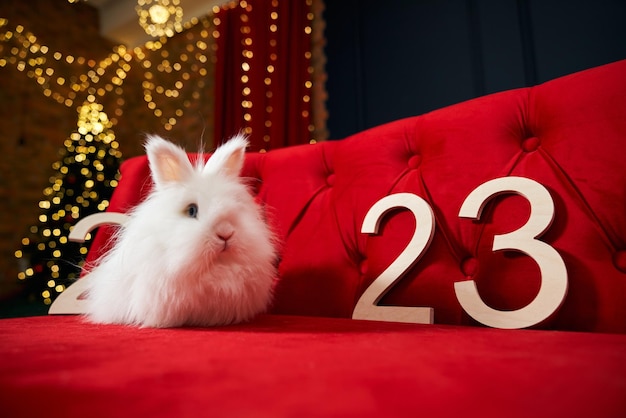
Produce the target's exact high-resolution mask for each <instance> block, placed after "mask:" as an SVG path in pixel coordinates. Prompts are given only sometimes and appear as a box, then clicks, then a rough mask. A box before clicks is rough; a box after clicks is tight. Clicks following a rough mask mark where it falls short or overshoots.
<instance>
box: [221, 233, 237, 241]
mask: <svg viewBox="0 0 626 418" xmlns="http://www.w3.org/2000/svg"><path fill="white" fill-rule="evenodd" d="M234 234H235V231H233V230H230V231H225V232H218V233H217V237H218V238H219V239H221V240H222V241H228V240H229V239H230V238H231V237H232V236H233V235H234Z"/></svg>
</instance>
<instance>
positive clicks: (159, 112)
mask: <svg viewBox="0 0 626 418" xmlns="http://www.w3.org/2000/svg"><path fill="white" fill-rule="evenodd" d="M198 24H201V25H202V27H203V28H204V30H201V31H200V36H199V38H200V39H195V38H194V41H195V42H193V43H189V44H188V45H187V51H186V53H184V54H181V55H180V56H179V57H178V59H176V60H172V59H170V58H168V57H163V56H162V54H163V53H164V52H166V50H165V49H164V46H165V45H166V44H167V42H168V38H165V37H164V38H161V39H159V40H155V41H148V42H147V43H146V44H145V45H144V46H143V47H136V48H134V49H133V50H128V49H127V48H126V47H125V46H124V45H118V46H115V47H114V48H113V50H112V52H111V53H110V54H109V55H108V56H107V57H106V58H104V59H103V60H101V61H96V60H93V59H87V58H85V57H82V56H73V55H71V54H64V53H62V52H59V51H53V50H51V49H50V48H49V47H48V46H46V45H42V44H40V43H39V42H38V39H37V37H36V36H35V35H34V34H33V33H31V32H29V31H27V30H26V29H25V28H24V27H23V26H22V25H17V26H16V27H15V28H14V29H13V30H11V29H6V28H5V27H6V26H8V20H7V19H4V18H0V67H5V66H7V65H12V66H15V68H16V69H17V70H18V71H20V72H24V73H26V75H27V76H28V77H29V78H31V79H33V80H34V81H35V82H36V84H37V85H38V86H39V87H40V88H41V90H42V93H43V94H44V96H46V97H50V98H51V99H53V100H55V101H56V102H57V103H59V104H63V105H65V106H67V107H73V106H74V104H75V103H76V101H77V100H78V99H79V97H80V96H85V95H87V100H89V101H91V102H95V101H96V99H97V98H103V97H105V96H107V95H108V94H115V95H117V96H118V100H117V105H118V106H119V107H117V108H115V109H113V113H114V114H115V116H116V118H119V117H121V116H122V115H123V110H122V105H123V103H124V99H123V98H122V95H123V93H124V90H123V86H124V82H125V80H126V78H127V76H128V73H129V72H131V71H132V70H133V68H142V69H144V71H143V82H142V86H143V88H144V96H143V98H144V101H145V102H146V106H147V108H148V109H149V110H151V111H152V113H153V114H154V115H155V116H156V117H157V118H158V119H159V121H160V122H161V123H162V125H163V127H164V128H165V129H166V130H171V129H172V128H173V126H174V125H176V123H177V122H178V120H179V119H180V118H181V117H183V116H184V109H186V108H189V107H190V106H191V101H189V100H186V101H183V104H182V106H180V107H178V108H177V109H175V110H174V112H173V114H171V115H165V112H164V111H163V109H162V108H161V107H160V106H159V105H158V104H157V101H158V100H161V101H162V102H163V103H170V102H171V99H177V98H180V97H182V91H183V90H193V91H194V93H195V94H194V93H191V94H192V98H193V99H198V98H199V93H197V92H198V91H199V90H201V89H202V88H203V87H204V86H205V83H206V82H205V81H204V80H203V79H202V78H205V77H207V76H208V72H207V70H206V68H205V64H206V63H207V61H208V60H209V59H208V57H207V55H208V54H209V53H210V52H211V50H210V49H211V48H210V47H209V43H210V39H211V32H213V31H210V30H209V29H211V27H212V26H213V25H212V23H211V20H210V19H209V17H208V16H207V17H205V18H203V19H196V18H194V19H192V20H190V21H189V22H187V23H185V24H184V25H183V29H191V28H192V27H194V26H196V25H198ZM189 34H190V36H192V37H194V36H195V35H194V34H193V33H191V32H189ZM4 45H6V47H5V46H4ZM67 73H69V74H73V76H72V77H71V78H70V79H66V78H65V77H63V76H62V75H61V74H67ZM190 74H196V75H197V76H196V77H191V76H190ZM159 75H167V77H160V76H159ZM174 75H177V76H178V77H176V78H174V79H173V76H174ZM198 76H199V77H198ZM165 78H166V79H167V81H168V85H167V86H166V85H164V84H160V83H159V82H158V80H159V79H165ZM190 82H194V83H195V85H194V86H192V87H191V88H189V87H188V86H187V84H188V83H190ZM169 83H171V84H169Z"/></svg>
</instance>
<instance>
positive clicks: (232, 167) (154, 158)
mask: <svg viewBox="0 0 626 418" xmlns="http://www.w3.org/2000/svg"><path fill="white" fill-rule="evenodd" d="M247 145H248V143H247V141H246V139H245V138H244V137H243V136H235V137H233V138H232V139H231V140H229V141H228V142H227V143H225V144H224V145H222V146H221V147H219V148H218V149H217V150H216V151H215V153H214V154H213V155H212V156H211V157H210V158H209V160H208V161H207V163H206V164H204V162H203V161H202V159H201V158H199V161H198V162H196V163H195V165H192V164H191V162H190V161H189V158H188V156H187V154H186V152H185V151H184V150H183V149H182V148H179V147H178V146H176V145H174V144H172V143H170V142H168V141H166V140H164V139H162V138H160V137H158V136H150V137H148V141H147V143H146V152H147V154H148V160H149V163H150V170H151V173H152V179H153V181H154V189H153V190H152V191H151V193H150V195H149V196H148V197H147V198H146V200H145V201H143V202H142V203H140V204H139V205H138V206H137V207H136V208H134V209H133V210H132V211H131V212H130V213H129V215H130V217H129V219H128V221H127V222H126V223H125V224H124V226H122V227H120V230H119V231H118V233H117V235H116V237H115V244H114V246H113V248H112V249H111V250H110V251H109V252H108V253H107V254H106V255H105V256H103V257H102V258H101V260H99V261H98V262H97V263H96V265H95V266H94V268H93V269H92V270H91V271H90V272H89V273H88V274H89V285H88V286H87V292H88V293H87V300H86V305H87V319H88V320H89V321H91V322H96V323H116V324H130V325H137V326H142V327H176V326H182V325H192V326H211V325H224V324H230V323H236V322H241V321H245V320H248V319H251V318H252V317H253V316H254V315H256V314H258V313H260V312H263V311H265V310H266V309H267V307H268V305H269V303H270V302H271V298H272V290H273V285H274V280H275V277H276V268H275V266H274V262H275V260H276V250H275V241H274V238H273V235H272V233H271V232H270V229H269V228H268V226H267V224H266V223H265V222H264V220H263V216H262V213H261V211H260V208H259V205H258V204H257V203H256V202H255V201H254V198H253V197H252V195H251V194H250V192H249V191H248V188H247V187H246V185H245V184H244V183H243V182H242V180H241V178H240V177H239V174H240V171H241V168H242V166H243V162H244V153H245V149H246V146H247Z"/></svg>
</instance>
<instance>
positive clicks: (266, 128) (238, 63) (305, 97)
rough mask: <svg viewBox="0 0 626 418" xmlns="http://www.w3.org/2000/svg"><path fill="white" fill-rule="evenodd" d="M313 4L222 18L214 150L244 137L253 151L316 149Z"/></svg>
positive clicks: (265, 3) (253, 4)
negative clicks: (312, 143)
mask: <svg viewBox="0 0 626 418" xmlns="http://www.w3.org/2000/svg"><path fill="white" fill-rule="evenodd" d="M311 3H312V0H248V1H239V2H235V3H231V4H230V5H228V6H225V7H222V8H221V9H220V10H219V11H216V13H215V14H214V17H213V23H214V33H213V37H214V38H215V45H216V46H215V47H216V62H215V65H216V68H215V120H214V129H215V131H214V134H215V136H214V138H215V141H216V143H219V142H221V141H223V140H224V139H227V138H228V137H230V136H232V135H233V134H236V133H238V132H240V131H243V132H245V133H246V134H248V136H249V139H250V143H251V147H250V149H251V150H252V151H261V152H263V151H267V150H270V149H274V148H280V147H284V146H288V145H295V144H303V143H309V142H310V141H311V139H312V132H313V129H314V128H313V125H312V119H311V87H312V73H313V68H312V67H311V32H312V21H313V17H314V14H313V12H312V4H311Z"/></svg>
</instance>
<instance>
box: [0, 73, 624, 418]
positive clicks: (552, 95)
mask: <svg viewBox="0 0 626 418" xmlns="http://www.w3.org/2000/svg"><path fill="white" fill-rule="evenodd" d="M625 159H626V61H620V62H616V63H612V64H609V65H605V66H602V67H597V68H594V69H591V70H587V71H583V72H580V73H576V74H572V75H569V76H566V77H562V78H559V79H556V80H552V81H550V82H547V83H544V84H542V85H539V86H536V87H533V88H526V89H517V90H512V91H506V92H502V93H498V94H493V95H489V96H486V97H483V98H479V99H475V100H471V101H468V102H465V103H460V104H457V105H454V106H450V107H447V108H444V109H440V110H437V111H434V112H431V113H428V114H425V115H422V116H417V117H412V118H408V119H404V120H400V121H397V122H393V123H390V124H386V125H384V126H380V127H377V128H374V129H370V130H368V131H365V132H362V133H359V134H356V135H354V136H352V137H350V138H346V139H344V140H341V141H332V142H324V143H319V144H316V145H307V146H298V147H292V148H287V149H280V150H276V151H271V152H268V153H265V154H249V155H248V156H247V160H246V167H245V168H244V175H245V176H248V177H251V178H253V179H256V181H254V182H253V183H252V184H253V187H254V188H255V190H254V191H255V193H257V196H258V199H259V201H261V202H262V203H263V204H264V205H265V207H266V212H267V215H268V219H269V220H270V222H271V223H272V225H273V227H274V229H275V230H276V232H277V234H278V236H279V237H280V239H281V241H282V247H281V260H280V263H279V273H280V278H279V281H278V283H277V287H276V292H275V300H274V303H273V306H272V307H271V309H270V312H269V313H268V314H264V315H261V316H259V317H258V318H256V319H255V320H253V321H251V322H249V323H245V324H239V325H233V326H226V327H217V328H180V329H138V328H132V327H124V326H110V325H107V326H104V325H93V324H87V323H85V322H83V321H82V320H81V317H79V316H48V317H31V318H16V319H5V320H2V321H0V410H2V416H6V417H21V416H24V417H30V416H38V415H39V416H43V415H46V416H59V417H74V416H76V417H77V416H91V417H98V416H103V417H104V416H106V417H109V416H152V417H166V416H167V417H171V416H175V417H185V416H228V417H231V416H232V417H316V416H319V417H331V416H337V417H375V416H376V417H381V416H384V417H414V416H421V415H423V416H471V417H473V416H476V417H478V416H481V417H591V416H593V417H620V418H622V417H624V416H626V163H625ZM147 177H148V166H147V161H146V159H145V158H143V157H140V158H135V159H131V160H128V161H127V162H125V163H124V165H123V167H122V180H121V181H120V184H119V186H118V188H117V189H116V192H115V194H114V197H113V199H112V202H111V206H110V208H109V210H110V211H116V212H124V211H126V210H128V209H129V208H131V207H132V206H133V205H135V204H137V202H139V201H140V199H141V198H142V197H143V196H145V194H146V192H147V190H148V187H146V184H149V183H147ZM500 178H505V179H507V180H508V179H511V178H522V179H524V181H525V182H526V183H529V182H530V183H532V184H535V185H537V184H538V185H540V186H542V187H543V189H545V190H546V191H547V192H548V197H547V200H548V201H549V202H552V205H553V207H552V209H550V207H548V209H545V207H544V206H545V205H543V204H541V205H540V204H536V201H535V194H534V192H533V193H532V196H531V197H528V196H526V195H525V194H524V193H521V191H519V190H517V189H516V188H515V187H514V188H513V189H515V190H509V189H506V188H499V187H496V188H495V191H494V190H492V191H491V192H488V193H486V194H484V195H483V196H482V197H479V198H478V201H479V203H480V202H482V201H484V203H483V205H482V206H481V207H480V208H479V209H478V212H480V218H479V219H467V218H466V217H460V216H459V212H460V210H461V207H462V206H463V205H464V202H466V201H467V200H468V196H470V195H473V191H474V190H476V189H478V188H479V186H481V185H483V184H485V183H489V182H490V181H491V180H494V179H500ZM526 183H525V184H526ZM398 193H408V194H409V195H402V196H419V197H421V198H422V199H421V200H420V202H422V203H420V205H421V207H422V208H423V209H424V208H426V209H425V212H424V213H425V214H426V215H424V213H421V214H419V215H417V216H414V215H413V214H412V213H411V212H410V211H409V210H406V209H393V210H389V211H387V208H384V209H385V210H384V211H383V215H381V216H380V219H377V221H378V222H377V223H378V226H379V229H378V234H370V233H362V232H361V228H362V225H363V221H364V219H365V217H366V214H367V213H368V211H369V210H370V208H371V207H372V206H373V205H374V204H375V203H376V202H378V201H379V200H381V199H383V198H385V197H386V196H389V195H396V194H398ZM411 199H413V200H412V201H415V198H411ZM418 200H419V199H418ZM548 206H550V205H548ZM428 208H430V209H428ZM429 210H430V212H429ZM470 212H471V211H470ZM541 216H543V218H541V219H543V220H542V221H541V222H544V221H545V222H544V223H545V225H544V227H543V228H540V230H539V232H537V233H536V234H534V233H533V234H531V235H532V236H531V237H530V238H528V237H525V238H524V237H523V238H522V239H521V241H522V242H526V241H540V242H542V243H543V244H540V248H539V250H535V249H533V250H528V251H526V250H521V248H522V246H523V244H521V243H519V244H518V242H517V241H514V242H513V244H510V246H509V247H508V248H509V249H504V250H494V247H493V245H494V243H495V242H496V241H497V240H499V239H501V238H498V237H501V236H503V235H505V234H508V233H509V232H511V231H513V232H514V231H519V230H520V229H524V228H525V226H524V225H525V224H526V223H527V222H528V220H529V219H531V218H532V219H535V217H537V218H539V217H541ZM429 219H430V221H432V225H433V229H432V230H431V229H427V230H426V232H424V231H422V230H421V229H420V228H423V227H424V225H426V226H428V225H429V222H430V221H429ZM541 222H540V223H541ZM544 229H545V232H544V231H543V230H544ZM416 230H419V231H421V232H420V236H422V235H423V238H424V237H425V238H424V239H426V244H424V246H425V248H424V250H423V251H419V250H420V248H417V249H416V248H411V251H409V253H411V254H409V256H408V258H409V259H410V260H409V261H410V262H409V268H408V270H407V271H406V273H405V274H404V275H403V276H400V278H399V279H398V280H397V281H396V282H395V283H393V285H392V286H390V287H389V288H388V289H387V291H386V293H385V292H382V293H384V295H382V296H380V297H378V296H377V297H376V299H380V301H379V302H378V304H379V305H383V306H397V307H429V308H432V311H426V313H429V312H430V313H432V314H433V315H432V317H433V320H434V324H432V325H429V324H409V323H398V322H384V321H366V320H354V319H351V317H352V315H353V311H354V310H355V306H357V305H358V304H359V303H360V302H359V300H360V299H361V295H362V294H364V292H365V291H366V289H371V287H370V285H371V284H372V283H373V282H374V281H375V279H376V278H377V277H379V275H381V273H382V272H383V271H384V270H385V269H387V267H388V266H389V265H390V264H392V263H393V262H394V260H396V259H397V258H398V255H399V254H400V253H402V252H403V250H404V248H405V247H407V243H408V242H409V240H410V239H411V237H412V236H413V235H414V232H415V231H416ZM109 234H110V228H101V230H100V231H99V233H98V235H97V237H96V240H95V242H94V244H93V246H92V251H91V257H95V256H97V255H98V254H101V253H102V252H103V251H104V250H105V248H106V242H107V239H108V236H109ZM429 234H430V235H429ZM535 235H537V238H536V239H535V238H534V237H535ZM427 238H429V239H427ZM524 245H525V244H524ZM524 248H525V247H524ZM546 254H548V255H549V257H548V256H546ZM544 256H546V257H547V258H550V257H552V258H551V259H550V260H548V261H546V260H547V258H546V260H544V259H543V258H542V257H544ZM414 259H417V260H414ZM546 266H548V267H546ZM554 266H557V267H558V266H560V267H558V268H555V267H554ZM544 267H545V269H544ZM561 267H562V268H563V269H564V270H563V269H561V270H559V269H560V268H561ZM401 270H402V269H401ZM564 271H565V272H566V275H567V277H566V280H565V281H563V280H562V279H563V278H562V277H561V276H562V275H563V272H564ZM396 276H397V275H396ZM553 276H554V277H557V276H559V277H561V279H559V280H560V282H559V281H558V280H556V279H554V277H553ZM470 280H471V281H473V283H474V284H475V289H476V292H477V294H478V295H479V297H480V300H481V301H483V302H484V304H486V305H487V306H489V307H490V309H491V310H492V311H491V312H489V315H487V316H486V318H492V317H495V318H496V319H498V318H500V317H503V318H510V317H511V313H513V314H512V315H513V317H516V315H517V316H519V315H518V313H520V312H523V311H524V309H525V307H527V306H529V305H532V306H535V305H536V302H537V299H539V297H538V295H539V294H542V295H548V296H549V297H548V298H547V299H549V300H550V303H552V304H553V306H551V307H548V308H547V309H548V313H549V315H543V316H541V315H539V316H537V315H535V314H534V313H533V314H532V315H530V316H532V317H533V318H534V321H533V322H532V323H531V324H528V323H524V322H523V321H522V322H520V326H521V327H523V328H525V329H499V328H493V327H488V326H484V325H482V324H481V323H483V324H484V323H488V321H485V320H483V319H481V318H482V317H481V316H480V313H479V314H476V313H475V312H473V311H472V310H473V309H475V303H474V305H473V307H471V306H469V305H472V304H471V303H470V304H467V306H466V304H462V303H461V301H460V299H462V297H461V296H458V295H457V292H459V294H460V293H462V292H460V290H461V287H463V286H464V285H460V286H459V284H458V283H463V282H468V281H470ZM555 280H556V282H558V283H560V285H558V283H557V285H555V286H552V285H550V286H548V285H546V283H554V282H555ZM563 283H566V285H567V286H566V288H564V287H563ZM467 289H468V288H467V287H465V290H466V291H467ZM470 290H471V289H470ZM378 293H381V292H380V291H379V292H378ZM470 293H471V292H470ZM361 302H362V301H361ZM550 303H548V304H550ZM366 305H367V304H366ZM369 307H370V310H372V311H374V312H380V311H385V308H372V306H371V304H370V305H369ZM540 308H541V307H540ZM540 310H541V309H540ZM404 311H405V309H403V308H401V309H400V312H401V313H402V312H404ZM468 311H469V312H468ZM422 313H423V312H422ZM393 315H395V313H393ZM407 315H408V316H411V315H412V313H411V312H409V313H408V314H407ZM356 316H359V315H356ZM475 318H478V320H477V319H475ZM513 322H514V325H513V326H510V327H509V328H517V327H516V326H515V321H513ZM490 325H493V324H490ZM495 326H497V324H496V325H495ZM505 328H506V327H505ZM527 328H530V329H527Z"/></svg>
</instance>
